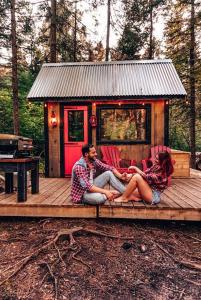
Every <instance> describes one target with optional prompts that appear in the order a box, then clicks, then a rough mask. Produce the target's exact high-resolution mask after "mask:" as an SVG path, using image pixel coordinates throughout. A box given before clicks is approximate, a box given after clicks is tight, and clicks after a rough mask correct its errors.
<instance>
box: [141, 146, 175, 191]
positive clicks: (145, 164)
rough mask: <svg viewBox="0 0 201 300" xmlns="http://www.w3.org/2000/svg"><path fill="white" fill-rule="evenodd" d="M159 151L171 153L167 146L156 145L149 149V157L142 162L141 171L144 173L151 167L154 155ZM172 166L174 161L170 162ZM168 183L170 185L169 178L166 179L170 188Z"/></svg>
mask: <svg viewBox="0 0 201 300" xmlns="http://www.w3.org/2000/svg"><path fill="white" fill-rule="evenodd" d="M161 151H167V152H169V153H171V149H170V148H169V147H167V146H163V145H158V146H154V147H151V157H149V158H147V159H143V160H142V170H143V171H146V170H147V169H148V168H150V167H151V166H152V165H153V163H154V160H155V157H156V154H157V153H159V152H161ZM172 164H173V165H174V164H175V160H172ZM170 183H171V176H169V177H168V185H169V186H170Z"/></svg>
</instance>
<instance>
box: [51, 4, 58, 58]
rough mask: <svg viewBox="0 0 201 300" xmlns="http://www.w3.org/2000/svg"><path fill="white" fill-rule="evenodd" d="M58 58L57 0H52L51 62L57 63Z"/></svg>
mask: <svg viewBox="0 0 201 300" xmlns="http://www.w3.org/2000/svg"><path fill="white" fill-rule="evenodd" d="M56 60H57V53H56V0H51V25H50V62H52V63H55V62H56Z"/></svg>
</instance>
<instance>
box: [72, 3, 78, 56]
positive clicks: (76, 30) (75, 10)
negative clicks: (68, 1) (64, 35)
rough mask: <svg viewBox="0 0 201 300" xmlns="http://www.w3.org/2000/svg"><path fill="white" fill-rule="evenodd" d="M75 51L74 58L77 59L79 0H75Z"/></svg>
mask: <svg viewBox="0 0 201 300" xmlns="http://www.w3.org/2000/svg"><path fill="white" fill-rule="evenodd" d="M73 44H74V51H73V60H74V61H77V0H75V23H74V41H73Z"/></svg>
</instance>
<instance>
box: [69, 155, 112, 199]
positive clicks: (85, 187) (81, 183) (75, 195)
mask: <svg viewBox="0 0 201 300" xmlns="http://www.w3.org/2000/svg"><path fill="white" fill-rule="evenodd" d="M92 165H93V169H92V172H93V178H94V177H95V173H96V170H97V169H98V170H100V171H102V172H105V171H112V170H113V169H114V167H111V166H109V165H106V164H104V163H102V162H101V161H100V160H99V159H95V160H94V162H92ZM92 185H93V184H92V183H91V182H90V168H89V166H88V165H87V163H86V161H85V160H84V158H83V157H81V158H80V160H79V161H78V162H76V163H75V165H74V166H73V170H72V186H71V199H72V201H73V202H75V203H80V202H81V201H82V196H83V194H84V193H85V192H86V191H89V190H90V188H91V187H92Z"/></svg>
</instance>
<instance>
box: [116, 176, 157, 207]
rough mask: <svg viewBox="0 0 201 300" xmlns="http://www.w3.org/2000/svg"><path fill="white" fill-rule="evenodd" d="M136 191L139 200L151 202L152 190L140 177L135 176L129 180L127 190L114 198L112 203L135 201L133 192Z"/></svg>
mask: <svg viewBox="0 0 201 300" xmlns="http://www.w3.org/2000/svg"><path fill="white" fill-rule="evenodd" d="M136 188H137V189H138V193H139V195H140V198H141V199H143V200H145V201H147V202H149V203H150V202H151V201H152V189H151V188H150V186H149V185H148V183H147V182H146V181H145V180H144V179H143V178H142V176H141V175H139V174H135V175H134V176H133V177H132V179H131V180H130V182H129V184H128V185H127V188H126V190H125V192H124V193H123V194H122V196H120V197H118V198H116V199H115V200H114V201H115V202H128V201H129V200H134V201H135V200H136V199H135V198H136V196H137V195H135V193H136V192H135V193H134V195H132V194H133V192H134V191H135V190H136Z"/></svg>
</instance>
